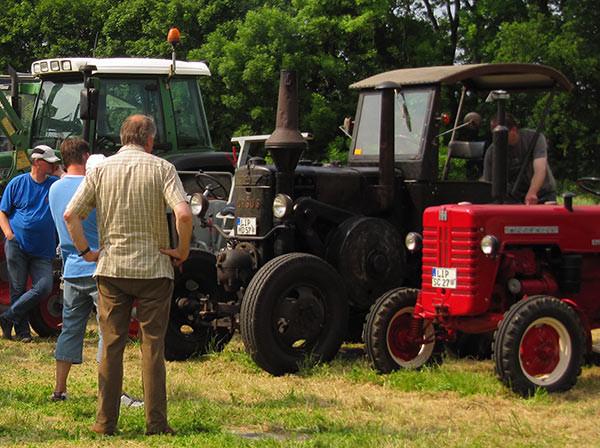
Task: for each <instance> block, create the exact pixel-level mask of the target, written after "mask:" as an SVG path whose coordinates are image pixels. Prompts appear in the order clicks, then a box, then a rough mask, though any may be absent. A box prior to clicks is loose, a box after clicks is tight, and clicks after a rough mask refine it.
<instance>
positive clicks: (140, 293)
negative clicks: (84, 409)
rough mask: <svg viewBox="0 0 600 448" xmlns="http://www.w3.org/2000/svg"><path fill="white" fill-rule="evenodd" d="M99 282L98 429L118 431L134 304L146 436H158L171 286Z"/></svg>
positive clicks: (163, 422)
mask: <svg viewBox="0 0 600 448" xmlns="http://www.w3.org/2000/svg"><path fill="white" fill-rule="evenodd" d="M97 282H98V322H99V325H100V330H101V331H102V354H101V358H100V365H99V366H98V413H97V414H96V426H97V427H99V428H101V429H103V430H106V431H114V430H115V429H116V427H117V422H118V420H119V406H120V404H121V391H122V386H123V351H124V350H125V344H126V343H127V339H128V332H129V318H130V315H131V309H132V307H133V302H134V300H135V303H136V312H137V319H138V322H139V338H140V346H141V352H142V384H143V388H144V407H145V411H146V431H147V432H162V431H164V430H165V429H166V428H167V391H166V370H165V357H164V338H165V333H166V330H167V324H168V321H169V310H170V308H171V296H172V294H173V280H171V279H168V278H157V279H131V278H113V277H102V276H98V277H97Z"/></svg>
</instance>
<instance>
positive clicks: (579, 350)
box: [493, 296, 585, 396]
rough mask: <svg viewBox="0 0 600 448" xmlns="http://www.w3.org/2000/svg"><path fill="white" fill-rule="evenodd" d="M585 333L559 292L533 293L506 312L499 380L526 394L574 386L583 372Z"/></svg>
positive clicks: (498, 343) (498, 346)
mask: <svg viewBox="0 0 600 448" xmlns="http://www.w3.org/2000/svg"><path fill="white" fill-rule="evenodd" d="M584 348H585V335H584V329H583V325H582V323H581V320H580V318H579V316H578V315H577V313H576V312H575V310H574V309H573V308H571V307H570V306H569V305H567V304H566V303H564V302H562V301H560V300H559V299H557V298H555V297H548V296H533V297H530V298H528V299H525V300H522V301H520V302H517V303H516V304H515V305H513V306H512V307H511V309H510V310H509V311H508V312H507V313H506V314H505V316H504V320H502V322H501V323H500V326H499V327H498V330H497V331H496V334H495V336H494V346H493V351H494V361H495V364H496V365H495V370H496V374H497V375H498V377H499V379H500V380H501V381H502V382H503V383H504V384H505V385H506V386H507V387H509V388H511V389H512V390H513V391H514V392H516V393H518V394H520V395H522V396H530V395H532V394H533V393H534V392H535V391H536V389H538V388H542V389H546V390H547V391H548V392H561V391H566V390H569V389H571V388H572V387H573V386H574V385H575V383H576V382H577V377H578V376H579V374H580V373H581V366H582V364H583V355H584Z"/></svg>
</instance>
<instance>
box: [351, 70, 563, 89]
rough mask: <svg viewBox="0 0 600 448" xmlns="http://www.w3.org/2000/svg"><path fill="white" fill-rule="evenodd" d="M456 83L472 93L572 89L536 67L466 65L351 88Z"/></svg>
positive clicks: (384, 77) (391, 75)
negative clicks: (477, 91)
mask: <svg viewBox="0 0 600 448" xmlns="http://www.w3.org/2000/svg"><path fill="white" fill-rule="evenodd" d="M459 82H460V83H463V84H464V85H465V86H467V88H469V89H471V90H506V91H508V92H522V91H529V90H542V91H543V90H552V89H557V90H563V91H567V92H568V91H570V90H571V83H570V82H569V80H568V79H567V78H566V77H565V76H564V75H563V74H562V73H560V72H559V71H558V70H555V69H553V68H551V67H547V66H545V65H539V64H468V65H447V66H436V67H421V68H405V69H399V70H391V71H389V72H384V73H379V74H377V75H374V76H371V77H369V78H366V79H363V80H362V81H358V82H355V83H354V84H351V85H350V88H351V89H373V88H377V87H380V88H383V87H395V88H399V87H403V86H410V85H422V84H456V83H459Z"/></svg>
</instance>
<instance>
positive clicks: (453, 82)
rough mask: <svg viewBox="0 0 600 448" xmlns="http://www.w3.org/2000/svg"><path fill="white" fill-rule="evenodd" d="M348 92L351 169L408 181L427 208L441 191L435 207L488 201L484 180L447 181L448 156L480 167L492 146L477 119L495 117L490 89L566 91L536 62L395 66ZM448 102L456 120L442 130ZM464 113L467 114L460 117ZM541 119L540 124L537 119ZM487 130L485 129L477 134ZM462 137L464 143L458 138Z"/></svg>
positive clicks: (561, 79)
mask: <svg viewBox="0 0 600 448" xmlns="http://www.w3.org/2000/svg"><path fill="white" fill-rule="evenodd" d="M350 87H351V88H353V89H359V90H360V96H359V100H358V108H357V113H356V120H355V126H354V129H353V134H352V144H351V148H350V157H349V164H350V166H353V167H364V166H372V167H377V166H378V167H379V170H380V172H384V171H385V170H387V171H389V173H388V174H387V175H385V178H386V179H390V178H393V177H394V176H395V177H396V178H398V177H399V176H400V177H402V178H404V179H405V180H410V181H411V184H410V186H409V187H408V190H409V194H410V195H411V196H412V197H416V196H418V197H419V198H421V199H422V201H423V203H424V204H428V205H433V204H434V203H440V200H441V199H442V196H444V195H445V192H449V195H448V196H447V198H446V199H445V200H443V199H442V202H456V200H457V199H459V200H463V201H471V202H487V201H489V199H490V195H493V193H492V192H491V190H490V188H491V185H490V184H489V183H484V182H469V183H468V184H464V183H463V182H460V181H449V178H450V176H449V172H450V167H451V161H452V160H453V159H465V160H470V161H476V162H478V163H481V161H482V160H483V156H484V152H485V149H486V147H487V146H488V144H489V143H491V141H489V140H490V139H489V138H486V137H488V136H486V135H485V134H483V136H482V132H481V131H480V128H481V120H482V119H481V115H484V116H486V118H487V119H489V118H491V117H492V116H493V115H495V114H496V111H495V110H494V109H495V108H496V104H489V101H488V102H487V103H486V99H487V98H488V97H490V92H504V93H505V94H506V95H510V94H514V93H523V92H534V93H537V92H540V91H542V92H547V91H552V92H557V91H570V89H571V85H570V83H569V81H568V80H567V79H566V78H565V77H564V76H563V75H562V74H561V73H560V72H558V71H556V70H554V69H552V68H550V67H546V66H542V65H537V64H472V65H459V66H442V67H422V68H409V69H399V70H393V71H389V72H385V73H380V74H378V75H375V76H372V77H370V78H367V79H364V80H362V81H359V82H357V83H354V84H352V85H351V86H350ZM449 98H450V99H451V100H449ZM492 98H494V99H495V100H496V98H498V99H497V100H496V102H497V101H503V100H504V98H505V97H501V96H500V95H492ZM448 102H450V103H453V104H455V105H456V113H455V114H454V117H455V118H454V122H453V124H452V126H451V127H450V128H449V129H446V130H442V126H447V125H449V124H451V121H450V116H449V115H447V114H444V113H442V108H446V107H448V106H447V105H446V103H448ZM467 108H469V109H470V110H471V112H465V111H466V110H467ZM484 122H487V120H486V121H484ZM540 122H541V123H540V124H543V117H542V119H541V120H540ZM486 129H487V126H484V127H483V129H482V130H483V131H485V130H486ZM461 134H463V135H468V136H469V137H471V138H469V139H462V138H460V137H461ZM447 135H449V141H447V143H446V144H442V145H443V149H444V152H445V154H446V155H445V158H443V157H440V156H441V154H443V152H442V151H440V149H441V147H442V145H441V144H440V142H441V141H443V140H444V139H443V138H442V137H444V136H447ZM473 136H474V138H472V137H473ZM486 140H488V141H486ZM440 158H441V160H440ZM383 161H384V162H383ZM382 162H383V163H382ZM498 180H499V181H500V182H501V181H502V179H498ZM442 183H443V184H444V185H445V186H444V187H443V188H442V187H441V184H442ZM459 192H460V193H459ZM421 211H422V210H421Z"/></svg>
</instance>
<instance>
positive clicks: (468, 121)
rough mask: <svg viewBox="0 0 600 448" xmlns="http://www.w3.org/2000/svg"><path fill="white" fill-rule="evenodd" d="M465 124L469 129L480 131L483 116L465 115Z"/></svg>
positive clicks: (471, 113) (474, 113) (476, 114)
mask: <svg viewBox="0 0 600 448" xmlns="http://www.w3.org/2000/svg"><path fill="white" fill-rule="evenodd" d="M463 123H464V124H465V125H466V127H467V129H470V130H472V131H476V130H477V129H479V126H481V115H479V114H478V113H477V112H469V113H468V114H467V115H465V118H463Z"/></svg>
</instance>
